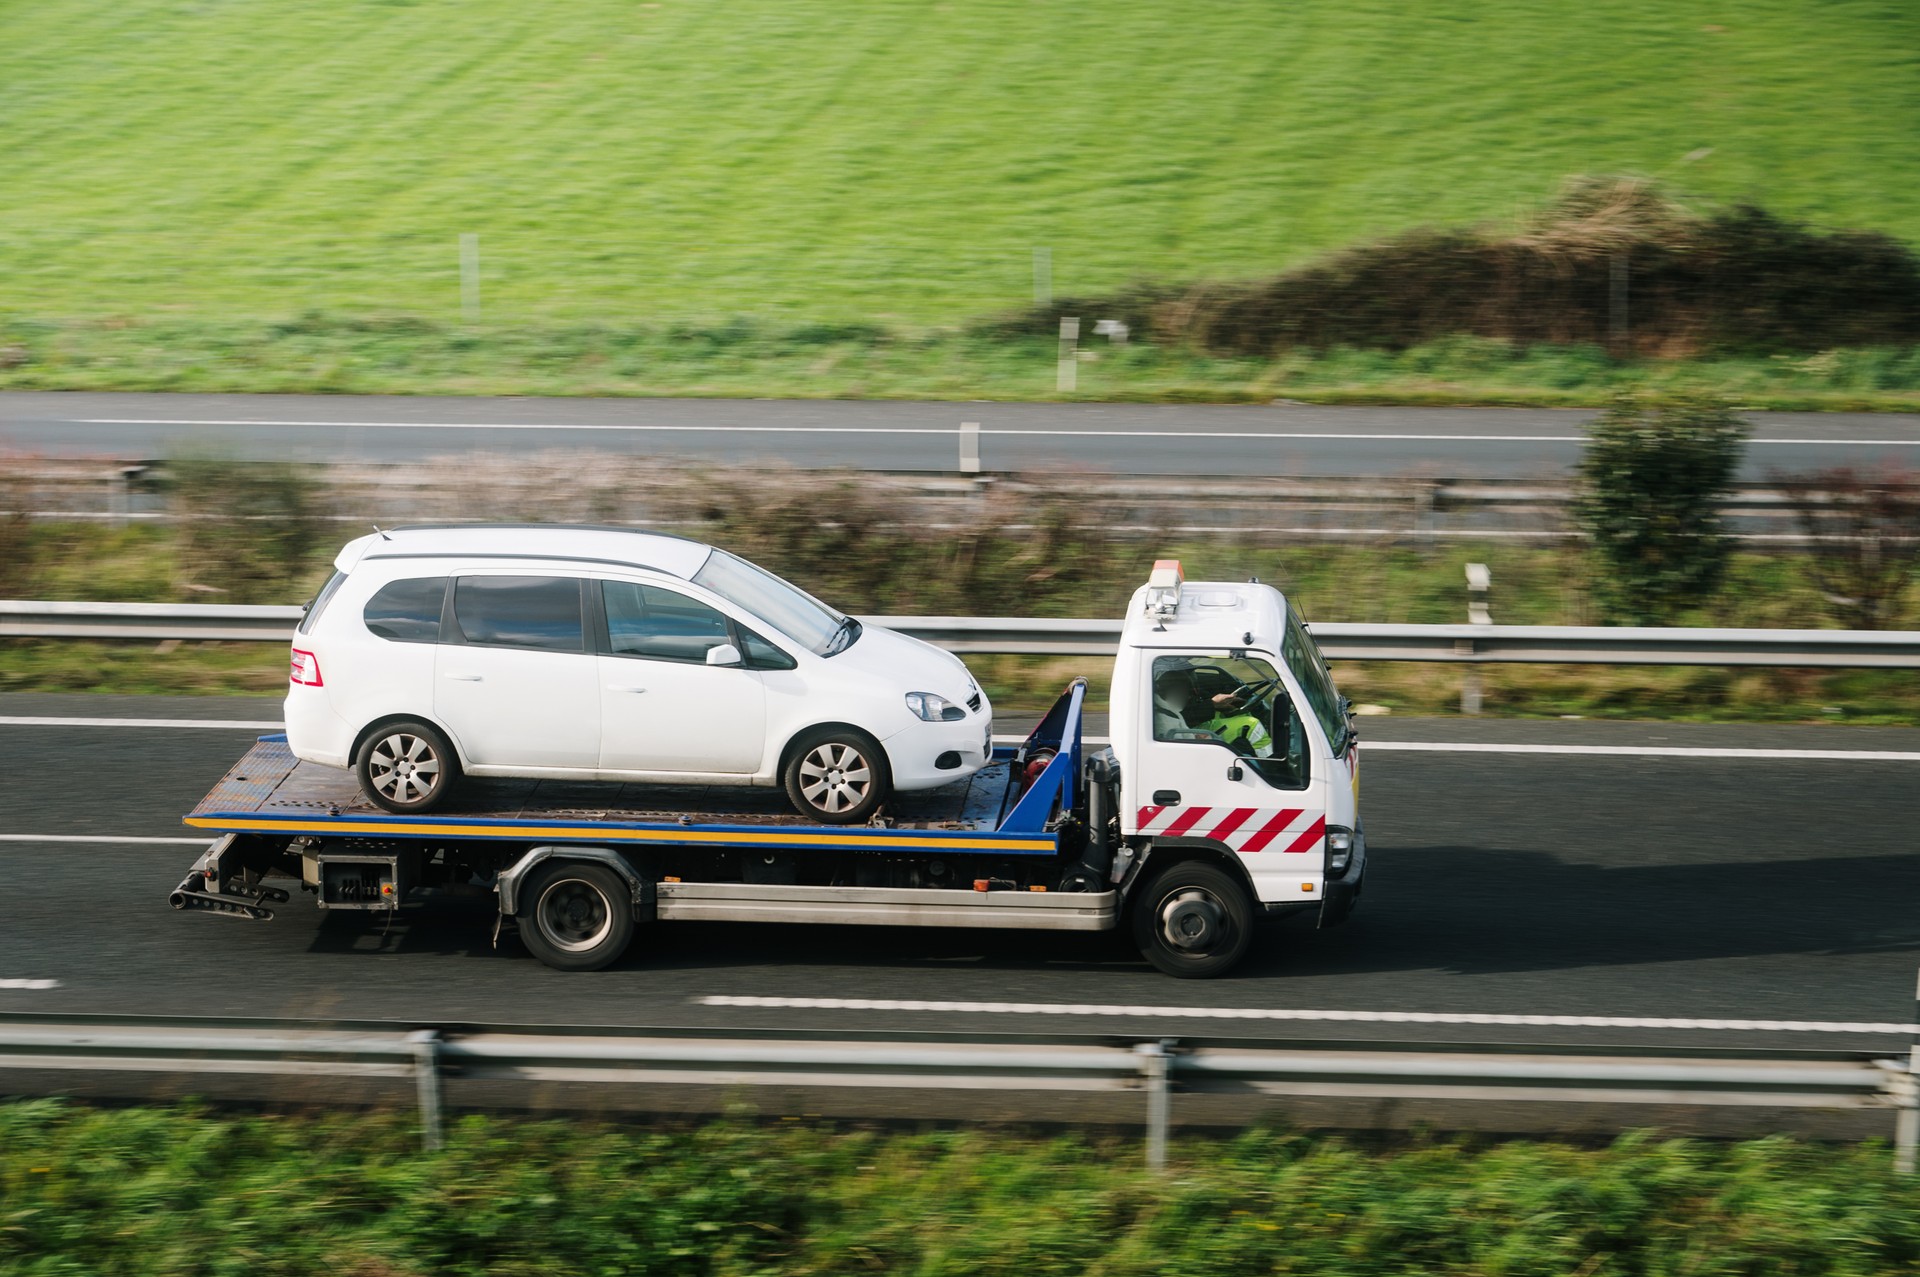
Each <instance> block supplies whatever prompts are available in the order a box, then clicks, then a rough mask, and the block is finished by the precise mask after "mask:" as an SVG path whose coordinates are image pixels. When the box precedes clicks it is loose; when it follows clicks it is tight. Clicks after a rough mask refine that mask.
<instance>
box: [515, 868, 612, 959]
mask: <svg viewBox="0 0 1920 1277" xmlns="http://www.w3.org/2000/svg"><path fill="white" fill-rule="evenodd" d="M524 899H525V901H526V906H525V912H524V913H522V914H521V915H520V938H521V939H522V940H525V941H526V944H527V948H528V949H529V950H531V951H532V953H533V956H534V957H536V958H538V959H540V961H542V962H544V963H546V964H547V965H548V966H550V967H552V968H554V969H555V970H556V971H598V970H599V969H600V968H602V967H605V966H610V965H612V964H613V963H614V962H616V961H618V960H619V958H620V955H621V954H623V953H625V952H626V951H627V945H628V944H629V943H630V942H631V941H632V940H633V891H632V889H631V888H630V887H628V886H627V884H626V880H625V879H623V878H621V877H620V875H619V874H617V873H615V872H614V871H613V870H611V869H609V868H607V867H606V866H605V865H590V864H581V863H575V862H569V861H565V860H555V861H549V862H548V863H547V864H545V865H542V866H541V867H540V870H539V872H538V874H537V875H535V877H534V879H533V881H532V882H531V883H530V884H529V885H528V889H527V892H526V895H525V897H524Z"/></svg>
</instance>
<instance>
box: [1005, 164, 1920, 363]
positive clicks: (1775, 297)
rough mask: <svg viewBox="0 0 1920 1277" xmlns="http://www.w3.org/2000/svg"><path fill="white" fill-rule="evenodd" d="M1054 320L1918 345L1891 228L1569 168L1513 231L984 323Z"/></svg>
mask: <svg viewBox="0 0 1920 1277" xmlns="http://www.w3.org/2000/svg"><path fill="white" fill-rule="evenodd" d="M1061 315H1078V316H1082V317H1083V318H1085V319H1087V320H1090V321H1091V320H1098V319H1121V320H1124V321H1126V323H1127V324H1128V326H1129V327H1130V328H1131V329H1132V330H1133V331H1134V332H1135V333H1137V334H1139V335H1140V336H1141V337H1143V338H1146V339H1149V340H1155V341H1162V342H1189V343H1192V344H1194V345H1196V346H1199V347H1201V348H1203V349H1206V350H1209V351H1213V352H1216V353H1220V354H1227V355H1243V356H1254V357H1266V356H1270V355H1273V354H1274V353H1276V352H1278V351H1281V350H1285V349H1289V348H1293V347H1309V348H1314V349H1327V348H1330V347H1334V346H1372V347H1383V348H1387V349H1392V350H1404V349H1406V348H1408V347H1410V346H1415V345H1418V344H1420V343H1422V342H1428V341H1433V340H1435V339H1437V338H1441V337H1446V336H1449V335H1455V334H1469V335H1473V336H1479V337H1491V338H1498V339H1502V340H1507V341H1512V342H1518V343H1554V344H1560V345H1589V346H1601V347H1606V348H1607V349H1609V350H1610V351H1612V352H1613V353H1614V354H1615V355H1627V354H1640V355H1657V356H1676V355H1691V354H1696V353H1699V352H1701V351H1703V350H1717V351H1819V350H1826V349H1830V348H1834V347H1845V346H1867V345H1893V346H1898V345H1908V344H1911V343H1913V342H1915V341H1917V340H1920V257H1916V256H1915V254H1914V252H1913V250H1912V249H1910V248H1908V247H1907V246H1906V245H1905V244H1903V243H1901V242H1900V241H1899V240H1896V239H1893V238H1892V237H1891V236H1887V235H1881V234H1876V233H1873V232H1868V231H1853V230H1841V231H1833V232H1823V231H1820V230H1817V229H1814V228H1812V227H1809V226H1806V225H1803V224H1801V223H1799V222H1794V221H1791V220H1788V219H1786V218H1782V217H1779V216H1777V215H1775V214H1773V213H1771V212H1768V211H1767V210H1765V209H1763V208H1759V207H1756V206H1753V205H1741V206H1737V207H1734V208H1730V209H1722V210H1717V211H1714V212H1710V213H1699V212H1695V211H1693V210H1691V209H1688V208H1686V207H1684V206H1682V205H1681V204H1679V203H1678V202H1676V201H1674V200H1673V199H1671V198H1670V197H1668V196H1667V195H1665V194H1664V193H1662V192H1661V191H1660V190H1659V189H1658V188H1657V187H1655V186H1653V185H1652V184H1650V183H1648V182H1644V181H1640V180H1637V179H1632V178H1612V179H1600V178H1579V179H1575V180H1574V181H1572V182H1570V183H1569V184H1568V186H1567V187H1566V189H1565V190H1564V191H1563V192H1562V193H1561V195H1560V197H1559V198H1558V199H1557V200H1555V201H1554V202H1553V203H1552V204H1551V205H1549V206H1548V207H1547V208H1546V209H1545V210H1544V211H1542V212H1541V213H1540V214H1539V215H1538V216H1536V217H1535V218H1533V219H1532V220H1531V221H1530V222H1528V223H1526V224H1524V225H1522V226H1520V227H1519V228H1517V229H1515V230H1512V231H1507V232H1501V231H1497V230H1494V229H1492V228H1487V227H1478V228H1467V229H1447V228H1433V227H1425V228H1420V229H1416V230H1413V231H1409V232H1407V233H1405V234H1403V235H1399V236H1395V237H1393V238H1390V239H1386V240H1382V241H1379V242H1377V243H1373V244H1365V245H1360V246H1358V247H1354V248H1349V249H1346V250H1343V251H1341V252H1337V253H1334V254H1332V255H1330V256H1327V257H1323V258H1321V259H1319V260H1316V261H1312V262H1308V263H1307V264H1305V265H1303V266H1300V267H1298V268H1296V269H1294V270H1291V271H1288V272H1286V273H1285V274H1282V275H1278V276H1275V277H1273V278H1271V279H1267V280H1259V281H1238V282H1234V281H1229V282H1219V283H1200V284H1193V285H1184V286H1183V285H1173V284H1140V285H1136V286H1134V287H1131V288H1127V289H1123V290H1121V291H1119V292H1116V293H1112V294H1107V295H1103V296H1095V297H1079V298H1071V299H1063V300H1061V301H1059V302H1056V303H1055V304H1053V305H1052V306H1049V307H1046V308H1043V309H1035V310H1032V311H1028V312H1026V313H1025V314H1023V315H1021V316H1018V317H1016V318H1014V319H1011V320H1003V321H1000V322H999V323H998V324H996V325H994V326H993V329H992V330H993V331H998V332H1001V333H1003V334H1004V333H1008V332H1012V331H1019V332H1027V333H1038V334H1043V335H1044V334H1049V333H1052V332H1053V331H1054V330H1055V325H1056V324H1057V321H1058V317H1059V316H1061Z"/></svg>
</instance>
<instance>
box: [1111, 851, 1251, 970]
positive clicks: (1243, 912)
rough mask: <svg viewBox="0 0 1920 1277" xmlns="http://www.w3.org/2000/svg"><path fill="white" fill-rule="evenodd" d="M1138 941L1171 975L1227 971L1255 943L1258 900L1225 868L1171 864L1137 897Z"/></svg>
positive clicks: (1146, 954)
mask: <svg viewBox="0 0 1920 1277" xmlns="http://www.w3.org/2000/svg"><path fill="white" fill-rule="evenodd" d="M1133 942H1134V944H1136V945H1138V946H1139V948H1140V953H1141V954H1142V956H1144V957H1145V958H1146V960H1147V961H1148V962H1151V963H1152V964H1153V965H1154V966H1156V967H1158V968H1159V969H1160V970H1162V971H1164V972H1166V973H1167V974H1168V975H1171V976H1180V977H1182V978H1184V979H1190V980H1204V979H1206V978H1208V977H1210V976H1217V975H1225V974H1226V973H1227V972H1228V971H1230V970H1232V968H1233V967H1234V966H1235V965H1236V964H1238V963H1239V961H1240V959H1241V958H1242V957H1243V956H1245V954H1246V952H1247V946H1248V945H1250V944H1252V943H1253V903H1252V902H1251V901H1250V900H1248V899H1247V889H1246V888H1245V887H1243V886H1242V885H1241V884H1240V883H1239V882H1238V881H1236V880H1235V879H1234V878H1233V876H1232V875H1230V874H1228V873H1227V872H1226V871H1225V870H1222V869H1216V868H1214V867H1213V866H1212V865H1208V864H1201V863H1197V862H1193V861H1183V862H1181V863H1179V864H1172V865H1168V866H1167V867H1166V868H1165V869H1163V870H1161V871H1160V872H1159V873H1157V874H1154V875H1153V876H1152V877H1151V878H1150V879H1148V880H1147V883H1146V885H1145V887H1143V888H1142V889H1141V891H1140V894H1139V895H1138V896H1136V897H1135V898H1134V906H1133Z"/></svg>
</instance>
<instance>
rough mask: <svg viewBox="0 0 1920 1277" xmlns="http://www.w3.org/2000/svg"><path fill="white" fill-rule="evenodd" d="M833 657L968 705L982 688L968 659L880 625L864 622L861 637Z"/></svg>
mask: <svg viewBox="0 0 1920 1277" xmlns="http://www.w3.org/2000/svg"><path fill="white" fill-rule="evenodd" d="M833 659H834V660H835V661H848V662H849V663H850V664H855V665H858V666H859V667H861V668H864V669H869V670H872V671H873V673H874V674H875V675H877V676H884V677H886V678H887V679H888V680H889V681H892V682H897V683H899V684H900V685H901V687H900V690H901V691H902V692H933V693H935V694H936V695H940V696H944V697H946V698H947V699H948V700H950V701H952V702H953V703H954V704H955V705H961V706H964V705H965V704H966V703H967V698H968V697H969V696H972V695H973V694H974V693H975V692H977V691H979V690H980V685H979V683H977V682H976V681H975V680H974V677H973V675H972V674H971V673H970V672H969V671H968V670H967V664H966V662H965V661H963V660H961V659H960V658H959V657H957V656H955V655H954V654H953V653H952V652H949V651H947V650H946V649H945V648H940V647H935V646H934V645H933V644H931V643H924V642H922V641H920V640H919V639H917V638H912V637H910V636H908V635H905V634H902V633H900V632H899V631H898V630H890V629H887V628H886V627H884V626H880V625H865V624H863V625H862V626H861V627H860V638H859V641H858V642H856V643H855V644H854V645H853V646H852V647H850V648H848V649H847V650H846V651H845V652H843V653H841V654H840V655H839V656H837V657H834V658H833ZM908 684H911V686H908Z"/></svg>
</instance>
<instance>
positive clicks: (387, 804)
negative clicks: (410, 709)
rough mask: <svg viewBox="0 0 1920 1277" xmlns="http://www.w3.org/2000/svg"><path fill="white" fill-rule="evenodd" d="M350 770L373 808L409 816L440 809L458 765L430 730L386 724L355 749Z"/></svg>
mask: <svg viewBox="0 0 1920 1277" xmlns="http://www.w3.org/2000/svg"><path fill="white" fill-rule="evenodd" d="M355 770H356V771H357V772H359V774H360V791H361V792H362V793H364V794H365V795H366V796H367V797H368V798H369V799H370V800H371V801H372V802H373V803H374V805H375V806H377V807H382V808H385V809H386V810H387V811H391V812H399V813H403V814H411V813H413V812H422V811H432V810H433V809H434V808H435V807H438V806H439V805H440V803H441V801H442V800H443V799H445V798H446V796H447V792H448V791H449V790H451V789H452V788H453V786H454V784H455V783H456V782H457V781H458V780H459V779H460V760H459V758H458V757H457V756H455V754H454V752H453V746H452V745H450V744H448V743H447V738H446V737H445V736H444V735H442V734H441V732H440V730H439V729H438V728H436V727H434V726H432V725H431V724H428V723H421V722H399V723H388V724H387V725H386V726H384V727H381V728H378V729H377V730H375V731H374V732H373V733H372V734H370V735H369V736H368V737H367V739H366V740H365V741H364V742H363V743H362V744H361V746H360V757H359V758H358V759H357V760H355Z"/></svg>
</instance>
